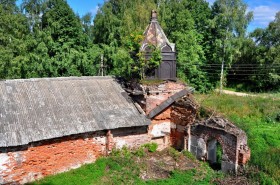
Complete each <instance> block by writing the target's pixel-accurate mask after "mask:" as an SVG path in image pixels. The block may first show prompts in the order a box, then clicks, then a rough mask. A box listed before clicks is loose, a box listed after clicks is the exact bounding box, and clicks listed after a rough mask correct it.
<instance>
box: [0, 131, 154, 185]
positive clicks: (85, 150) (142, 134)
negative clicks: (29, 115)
mask: <svg viewBox="0 0 280 185" xmlns="http://www.w3.org/2000/svg"><path fill="white" fill-rule="evenodd" d="M130 130H133V133H131V132H128V133H127V131H128V129H118V130H113V131H111V132H110V133H108V132H95V133H88V134H81V135H76V136H71V137H63V138H59V139H53V140H49V141H44V142H37V143H32V144H30V145H28V146H24V147H17V148H9V149H4V148H1V149H0V184H5V183H11V182H13V183H15V184H19V183H20V184H23V183H26V182H30V181H34V180H36V179H40V178H42V177H44V176H47V175H52V174H56V173H60V172H64V171H68V170H70V169H74V168H77V167H80V166H81V165H83V164H86V163H91V162H94V161H95V160H96V159H97V158H98V157H100V156H103V155H106V154H107V153H108V152H110V150H111V149H112V148H113V147H115V146H121V145H122V144H123V143H125V144H128V146H129V147H138V146H139V145H141V144H144V143H147V142H149V141H150V137H149V136H148V134H147V127H137V128H130ZM114 134H116V137H114Z"/></svg>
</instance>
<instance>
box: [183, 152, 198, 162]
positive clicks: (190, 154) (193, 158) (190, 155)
mask: <svg viewBox="0 0 280 185" xmlns="http://www.w3.org/2000/svg"><path fill="white" fill-rule="evenodd" d="M183 154H184V155H185V156H186V157H187V158H189V159H191V160H196V158H195V156H194V155H193V154H192V153H191V152H189V151H187V150H184V151H183Z"/></svg>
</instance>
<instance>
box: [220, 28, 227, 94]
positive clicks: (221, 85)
mask: <svg viewBox="0 0 280 185" xmlns="http://www.w3.org/2000/svg"><path fill="white" fill-rule="evenodd" d="M227 34H228V27H227V31H226V38H225V40H224V41H223V61H222V66H221V78H220V94H222V93H223V81H224V66H225V55H226V46H225V45H226V41H227Z"/></svg>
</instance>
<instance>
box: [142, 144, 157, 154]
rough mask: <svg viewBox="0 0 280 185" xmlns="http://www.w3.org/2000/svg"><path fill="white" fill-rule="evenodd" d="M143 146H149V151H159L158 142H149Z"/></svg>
mask: <svg viewBox="0 0 280 185" xmlns="http://www.w3.org/2000/svg"><path fill="white" fill-rule="evenodd" d="M143 146H144V148H147V149H148V151H149V152H152V153H154V152H155V151H157V148H158V144H157V143H147V144H144V145H143Z"/></svg>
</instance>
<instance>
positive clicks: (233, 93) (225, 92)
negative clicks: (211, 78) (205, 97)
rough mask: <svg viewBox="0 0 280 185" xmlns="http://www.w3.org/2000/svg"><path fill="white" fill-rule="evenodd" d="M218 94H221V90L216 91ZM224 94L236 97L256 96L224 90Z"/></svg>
mask: <svg viewBox="0 0 280 185" xmlns="http://www.w3.org/2000/svg"><path fill="white" fill-rule="evenodd" d="M216 92H220V90H219V89H216ZM222 93H223V94H229V95H235V96H256V95H253V94H247V93H241V92H235V91H229V90H222Z"/></svg>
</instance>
